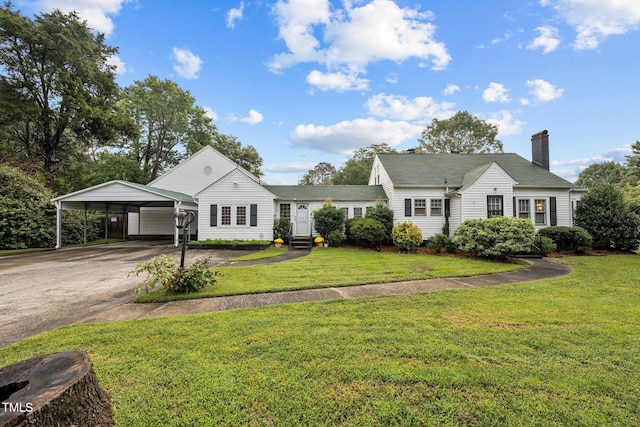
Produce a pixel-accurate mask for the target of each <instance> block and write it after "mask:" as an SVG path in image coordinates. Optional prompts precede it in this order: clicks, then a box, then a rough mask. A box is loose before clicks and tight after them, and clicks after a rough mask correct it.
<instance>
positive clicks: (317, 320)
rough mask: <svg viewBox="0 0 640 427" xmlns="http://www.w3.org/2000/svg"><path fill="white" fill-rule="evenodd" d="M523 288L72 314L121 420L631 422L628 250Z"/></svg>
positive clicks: (28, 346) (639, 336) (59, 339)
mask: <svg viewBox="0 0 640 427" xmlns="http://www.w3.org/2000/svg"><path fill="white" fill-rule="evenodd" d="M562 262H565V263H568V264H569V265H571V267H572V268H573V269H574V271H573V272H572V273H571V274H570V275H568V276H564V277H561V278H556V279H551V280H544V281H537V282H530V283H524V284H513V285H501V286H493V287H485V288H474V289H465V290H451V291H442V292H434V293H429V294H422V295H413V296H388V297H377V298H364V299H356V300H337V301H330V302H318V303H305V304H293V305H284V306H273V307H264V308H259V309H246V310H235V311H227V312H219V313H210V314H203V315H193V316H188V317H181V318H170V319H155V320H145V321H130V322H115V323H108V324H101V325H76V326H70V327H65V328H61V329H58V330H55V331H52V332H49V333H46V334H43V335H41V336H38V337H34V338H31V339H28V340H25V341H22V342H21V343H18V344H16V345H14V346H12V347H10V348H8V349H2V350H0V366H4V365H7V364H10V363H13V362H16V361H19V360H23V359H26V358H28V357H31V356H34V355H37V354H44V353H49V352H54V351H59V350H65V349H84V350H86V351H87V352H88V353H89V355H90V358H91V360H92V362H93V364H94V369H95V371H96V373H97V375H98V378H99V381H100V383H101V385H102V386H103V387H105V388H106V389H107V390H108V391H109V392H110V393H111V395H112V399H113V405H114V411H115V418H116V424H117V425H118V426H127V427H135V426H183V425H250V426H251V425H253V426H264V425H267V426H269V425H272V426H281V425H290V426H334V425H344V426H411V425H415V426H419V425H452V426H458V425H459V426H470V425H474V426H485V425H486V426H489V425H490V426H494V425H500V426H503V425H504V426H516V425H527V426H605V425H606V426H610V425H617V426H637V425H640V399H638V396H639V395H640V370H639V369H638V366H640V280H638V271H640V257H638V256H623V255H618V256H608V257H571V258H566V259H563V260H562Z"/></svg>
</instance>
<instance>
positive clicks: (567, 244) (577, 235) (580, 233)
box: [538, 226, 591, 253]
mask: <svg viewBox="0 0 640 427" xmlns="http://www.w3.org/2000/svg"><path fill="white" fill-rule="evenodd" d="M538 234H539V235H540V236H543V237H548V238H550V239H551V240H553V242H554V243H555V244H556V247H557V250H559V251H560V252H575V253H584V252H586V251H588V250H589V249H591V236H590V235H589V233H587V230H585V229H584V228H582V227H563V226H557V227H547V228H543V229H541V230H540V231H538Z"/></svg>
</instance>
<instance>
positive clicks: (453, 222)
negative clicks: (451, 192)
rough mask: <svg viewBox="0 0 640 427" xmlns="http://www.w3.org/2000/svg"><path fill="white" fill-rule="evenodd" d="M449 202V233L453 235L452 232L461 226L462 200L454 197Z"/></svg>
mask: <svg viewBox="0 0 640 427" xmlns="http://www.w3.org/2000/svg"><path fill="white" fill-rule="evenodd" d="M450 200H451V201H450V203H451V215H450V216H449V232H450V233H451V234H452V235H453V230H455V229H456V228H458V227H459V226H460V224H462V208H461V207H462V199H461V198H460V197H457V196H454V197H452V198H451V199H450Z"/></svg>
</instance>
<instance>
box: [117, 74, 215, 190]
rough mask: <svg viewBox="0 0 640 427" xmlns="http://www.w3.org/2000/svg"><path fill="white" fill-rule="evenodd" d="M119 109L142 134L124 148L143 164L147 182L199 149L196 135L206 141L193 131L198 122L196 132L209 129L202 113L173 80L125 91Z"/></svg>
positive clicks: (138, 84)
mask: <svg viewBox="0 0 640 427" xmlns="http://www.w3.org/2000/svg"><path fill="white" fill-rule="evenodd" d="M120 105H121V108H122V109H123V110H124V111H126V112H127V113H128V114H129V116H130V117H131V118H133V120H134V122H135V123H136V124H137V126H138V127H139V130H140V133H139V137H138V138H133V139H127V140H126V141H125V142H124V147H123V148H124V149H125V151H126V152H127V153H128V155H130V156H131V157H132V158H135V159H136V160H137V161H138V162H139V163H140V164H141V167H142V170H143V172H144V174H145V176H146V177H147V180H148V181H152V180H154V179H156V178H157V177H158V176H159V175H160V174H161V173H162V172H163V171H165V170H166V169H167V168H170V167H171V166H174V165H176V164H178V163H179V162H180V160H182V159H183V158H184V155H185V153H186V152H187V148H188V147H193V145H197V144H194V142H193V138H194V135H199V136H201V137H203V138H205V137H204V136H202V134H201V133H198V132H196V131H195V129H194V128H192V127H190V124H191V119H195V120H196V121H197V123H198V126H199V128H198V129H197V130H202V129H203V127H204V126H205V125H206V123H205V122H206V120H205V118H204V117H203V116H202V110H201V109H198V108H196V106H195V99H194V98H193V96H191V94H190V93H189V92H188V91H186V90H184V89H182V88H180V86H178V84H177V83H175V82H172V81H170V80H160V79H158V77H156V76H149V77H147V78H146V79H145V80H143V81H139V80H137V81H135V83H134V84H133V85H132V86H129V87H127V88H125V89H124V91H123V96H122V100H121V101H120ZM213 129H215V127H214V128H213ZM205 132H206V131H205ZM204 140H205V141H209V140H210V139H206V138H205V139H204Z"/></svg>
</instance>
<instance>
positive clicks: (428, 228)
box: [392, 187, 453, 240]
mask: <svg viewBox="0 0 640 427" xmlns="http://www.w3.org/2000/svg"><path fill="white" fill-rule="evenodd" d="M445 191H446V189H445V188H444V187H443V188H420V187H415V188H400V189H398V188H396V190H395V192H394V202H393V206H394V207H393V208H392V209H393V223H394V224H399V223H401V222H406V221H411V222H412V223H414V224H415V225H417V226H418V227H419V228H420V230H421V231H422V238H423V239H424V240H427V239H428V238H429V237H431V236H433V235H434V234H438V233H442V227H443V226H444V203H445V202H444V200H445V198H446V197H445V196H444V193H445ZM405 199H411V207H412V212H411V216H405V212H404V203H405V202H404V201H405ZM416 199H425V200H426V215H419V216H416V215H414V213H415V200H416ZM431 199H440V200H442V215H437V216H434V215H431V212H430V200H431ZM452 212H453V209H452Z"/></svg>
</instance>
